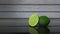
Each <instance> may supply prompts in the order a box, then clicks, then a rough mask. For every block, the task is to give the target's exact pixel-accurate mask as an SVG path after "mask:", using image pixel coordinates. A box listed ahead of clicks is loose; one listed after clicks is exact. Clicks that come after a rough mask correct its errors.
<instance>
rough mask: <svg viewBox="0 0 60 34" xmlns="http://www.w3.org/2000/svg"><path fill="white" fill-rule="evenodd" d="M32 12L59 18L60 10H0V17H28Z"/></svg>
mask: <svg viewBox="0 0 60 34" xmlns="http://www.w3.org/2000/svg"><path fill="white" fill-rule="evenodd" d="M34 13H36V14H38V15H39V16H42V15H45V16H48V17H49V18H60V16H59V15H60V12H0V18H29V17H30V16H31V15H32V14H34Z"/></svg>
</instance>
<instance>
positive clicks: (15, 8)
mask: <svg viewBox="0 0 60 34" xmlns="http://www.w3.org/2000/svg"><path fill="white" fill-rule="evenodd" d="M0 11H60V5H0Z"/></svg>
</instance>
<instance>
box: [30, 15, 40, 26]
mask: <svg viewBox="0 0 60 34" xmlns="http://www.w3.org/2000/svg"><path fill="white" fill-rule="evenodd" d="M38 21H39V16H38V15H37V14H33V15H32V16H30V17H29V25H30V26H32V27H34V26H36V25H37V24H38Z"/></svg>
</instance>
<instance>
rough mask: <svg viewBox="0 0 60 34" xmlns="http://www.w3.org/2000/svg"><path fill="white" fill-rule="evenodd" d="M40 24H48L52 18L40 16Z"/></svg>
mask: <svg viewBox="0 0 60 34" xmlns="http://www.w3.org/2000/svg"><path fill="white" fill-rule="evenodd" d="M39 21H40V25H43V26H47V25H48V24H49V23H50V20H49V18H48V17H47V16H40V20H39Z"/></svg>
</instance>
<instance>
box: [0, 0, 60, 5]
mask: <svg viewBox="0 0 60 34" xmlns="http://www.w3.org/2000/svg"><path fill="white" fill-rule="evenodd" d="M0 4H60V0H0Z"/></svg>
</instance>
